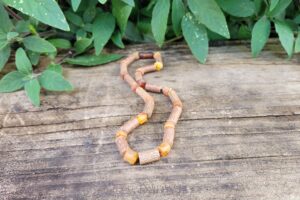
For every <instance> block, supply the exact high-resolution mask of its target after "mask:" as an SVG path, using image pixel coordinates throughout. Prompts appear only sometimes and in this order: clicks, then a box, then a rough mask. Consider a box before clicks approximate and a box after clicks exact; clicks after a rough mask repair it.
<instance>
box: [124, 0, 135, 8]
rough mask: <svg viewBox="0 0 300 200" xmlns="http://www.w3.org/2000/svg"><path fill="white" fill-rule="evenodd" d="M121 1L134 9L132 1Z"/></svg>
mask: <svg viewBox="0 0 300 200" xmlns="http://www.w3.org/2000/svg"><path fill="white" fill-rule="evenodd" d="M122 1H123V2H125V3H126V4H128V5H130V6H132V7H134V0H122Z"/></svg>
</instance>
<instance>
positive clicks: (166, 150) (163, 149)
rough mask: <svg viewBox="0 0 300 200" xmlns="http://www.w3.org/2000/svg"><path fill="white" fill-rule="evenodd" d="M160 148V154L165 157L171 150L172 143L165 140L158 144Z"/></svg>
mask: <svg viewBox="0 0 300 200" xmlns="http://www.w3.org/2000/svg"><path fill="white" fill-rule="evenodd" d="M158 150H159V153H160V156H161V157H165V156H167V155H168V154H169V152H170V151H171V145H169V144H168V143H164V142H163V143H161V144H160V145H159V146H158Z"/></svg>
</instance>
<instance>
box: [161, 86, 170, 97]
mask: <svg viewBox="0 0 300 200" xmlns="http://www.w3.org/2000/svg"><path fill="white" fill-rule="evenodd" d="M171 90H172V88H168V87H163V88H162V91H163V94H164V95H165V96H168V95H169V92H170V91H171Z"/></svg>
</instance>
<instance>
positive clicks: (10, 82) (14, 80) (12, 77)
mask: <svg viewBox="0 0 300 200" xmlns="http://www.w3.org/2000/svg"><path fill="white" fill-rule="evenodd" d="M24 77H25V75H24V74H22V73H21V72H18V71H13V72H10V73H8V74H6V75H5V76H4V77H3V78H2V79H1V81H0V92H2V93H4V92H14V91H17V90H19V89H21V88H22V87H23V86H24V81H23V78H24Z"/></svg>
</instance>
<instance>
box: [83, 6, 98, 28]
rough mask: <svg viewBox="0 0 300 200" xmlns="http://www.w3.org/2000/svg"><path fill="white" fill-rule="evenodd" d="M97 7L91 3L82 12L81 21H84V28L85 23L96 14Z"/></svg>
mask: <svg viewBox="0 0 300 200" xmlns="http://www.w3.org/2000/svg"><path fill="white" fill-rule="evenodd" d="M96 8H97V7H95V6H93V4H90V5H89V6H88V7H87V8H86V9H85V11H84V13H83V21H84V22H85V26H84V28H87V23H91V22H92V21H93V20H94V19H95V17H96V15H97V12H98V11H97V9H96ZM90 25H91V24H90Z"/></svg>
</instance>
